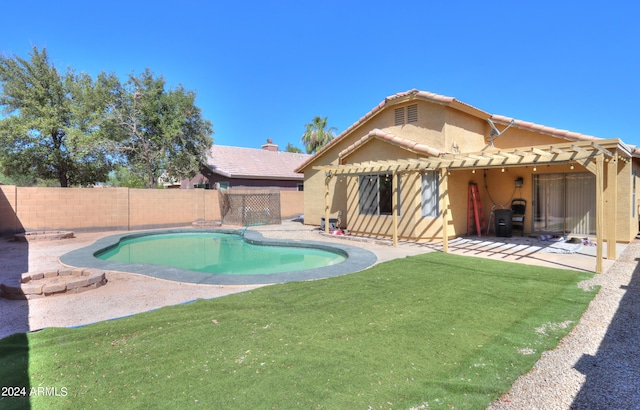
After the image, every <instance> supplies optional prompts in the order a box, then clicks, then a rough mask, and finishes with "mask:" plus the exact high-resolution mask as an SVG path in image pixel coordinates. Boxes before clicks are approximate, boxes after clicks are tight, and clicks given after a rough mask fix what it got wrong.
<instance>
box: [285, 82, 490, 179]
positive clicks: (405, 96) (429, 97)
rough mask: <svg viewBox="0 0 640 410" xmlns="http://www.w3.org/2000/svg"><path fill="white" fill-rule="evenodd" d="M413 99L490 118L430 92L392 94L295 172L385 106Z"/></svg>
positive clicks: (448, 98)
mask: <svg viewBox="0 0 640 410" xmlns="http://www.w3.org/2000/svg"><path fill="white" fill-rule="evenodd" d="M415 99H420V100H426V101H431V102H434V103H436V104H443V105H448V106H451V107H453V108H456V109H459V110H461V111H465V112H472V113H473V114H475V115H477V116H480V117H484V118H489V117H490V116H491V115H490V114H488V113H486V112H485V111H482V110H480V109H478V108H476V107H474V106H472V105H470V104H467V103H463V102H462V101H460V100H457V99H455V98H453V97H447V96H445V95H440V94H435V93H431V92H428V91H420V90H417V89H415V88H414V89H412V90H409V91H404V92H400V93H396V94H393V95H390V96H388V97H386V98H385V99H384V100H383V101H382V102H381V103H380V104H378V105H376V106H375V107H373V109H372V110H371V111H369V112H368V113H366V114H365V115H364V116H362V117H361V118H360V119H359V120H358V121H356V122H354V123H353V124H352V125H351V126H350V127H349V128H347V129H346V130H344V131H343V132H341V133H340V135H338V136H337V137H336V138H334V139H333V140H331V141H330V142H329V143H328V144H327V145H325V146H324V147H322V149H320V150H319V151H318V152H316V153H315V155H314V156H313V157H312V158H309V159H308V160H307V161H305V163H304V164H301V165H300V166H299V167H298V168H297V169H296V171H297V172H302V170H303V168H305V167H306V166H307V165H308V164H309V163H311V162H312V161H313V158H315V157H317V156H320V155H322V154H323V153H324V152H326V151H327V150H328V149H330V148H331V146H333V145H334V144H335V143H336V142H337V141H339V140H340V139H342V137H344V136H345V135H347V134H349V133H350V132H351V131H353V130H354V129H355V128H357V127H358V126H360V125H361V124H362V123H364V122H365V121H367V120H368V119H369V118H371V117H373V116H374V115H376V114H377V113H378V112H380V111H381V110H382V109H383V108H384V107H386V106H387V105H389V104H397V103H401V102H404V101H411V100H415Z"/></svg>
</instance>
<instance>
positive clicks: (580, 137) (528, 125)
mask: <svg viewBox="0 0 640 410" xmlns="http://www.w3.org/2000/svg"><path fill="white" fill-rule="evenodd" d="M491 120H492V121H495V122H500V123H502V124H505V125H507V124H509V123H511V121H513V126H514V127H516V128H520V129H525V130H529V131H534V132H538V133H541V134H548V135H552V136H554V137H558V138H564V139H568V140H572V141H597V140H600V139H602V138H598V137H594V136H593V135H586V134H580V133H579V132H573V131H567V130H561V129H558V128H553V127H547V126H544V125H540V124H536V123H533V122H528V121H523V120H516V119H514V118H510V117H505V116H504V115H492V116H491Z"/></svg>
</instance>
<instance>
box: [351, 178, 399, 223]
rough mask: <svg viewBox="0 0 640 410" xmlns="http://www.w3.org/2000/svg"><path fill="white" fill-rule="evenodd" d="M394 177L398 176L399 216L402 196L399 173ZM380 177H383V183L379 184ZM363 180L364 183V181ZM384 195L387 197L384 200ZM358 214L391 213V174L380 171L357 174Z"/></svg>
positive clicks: (382, 214) (385, 214) (386, 214)
mask: <svg viewBox="0 0 640 410" xmlns="http://www.w3.org/2000/svg"><path fill="white" fill-rule="evenodd" d="M385 177H388V178H385ZM396 177H397V178H398V194H397V195H398V197H397V204H398V216H400V214H401V212H400V209H401V206H400V204H401V198H402V197H401V189H400V180H401V179H400V174H396ZM381 178H385V179H384V180H383V184H381ZM365 180H366V184H365V183H364V181H365ZM385 197H387V198H388V199H387V200H386V201H385V200H384V198H385ZM381 200H382V201H384V203H383V202H381ZM389 200H390V201H389ZM385 204H386V206H385ZM358 214H359V215H374V216H390V215H393V174H386V173H381V174H366V175H360V176H358Z"/></svg>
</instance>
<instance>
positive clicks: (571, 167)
mask: <svg viewBox="0 0 640 410" xmlns="http://www.w3.org/2000/svg"><path fill="white" fill-rule="evenodd" d="M569 168H570V169H571V170H573V169H574V168H575V167H574V166H573V162H570V163H569Z"/></svg>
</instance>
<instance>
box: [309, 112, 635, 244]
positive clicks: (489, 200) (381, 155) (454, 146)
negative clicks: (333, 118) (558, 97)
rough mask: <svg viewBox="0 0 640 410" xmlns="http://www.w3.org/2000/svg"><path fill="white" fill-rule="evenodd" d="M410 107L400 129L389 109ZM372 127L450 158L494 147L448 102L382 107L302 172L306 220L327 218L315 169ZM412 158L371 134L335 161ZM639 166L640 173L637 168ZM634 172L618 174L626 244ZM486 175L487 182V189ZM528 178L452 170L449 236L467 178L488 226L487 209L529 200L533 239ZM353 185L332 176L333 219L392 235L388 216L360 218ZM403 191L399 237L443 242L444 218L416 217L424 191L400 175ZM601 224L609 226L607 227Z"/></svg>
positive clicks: (619, 228)
mask: <svg viewBox="0 0 640 410" xmlns="http://www.w3.org/2000/svg"><path fill="white" fill-rule="evenodd" d="M412 104H417V105H418V122H417V123H413V124H406V125H402V126H396V125H394V121H395V115H394V114H395V113H394V110H395V109H396V108H399V107H405V106H408V105H412ZM505 127H506V126H505V125H498V128H499V129H501V130H504V129H505ZM376 128H377V129H381V130H383V131H385V132H389V133H391V134H394V135H397V136H399V137H401V138H405V139H410V140H413V141H416V142H418V143H421V144H424V145H427V146H430V147H433V148H436V149H438V150H441V151H446V152H453V153H460V152H462V153H464V152H478V151H481V150H483V149H485V148H486V147H487V146H488V145H489V144H490V142H491V138H490V131H491V127H490V126H489V124H488V122H487V121H486V119H484V118H479V117H475V116H472V115H470V114H467V113H464V112H461V111H458V110H455V109H452V108H450V107H447V106H445V105H441V104H436V103H431V102H426V101H416V100H409V101H404V102H402V103H399V104H396V105H389V106H386V107H385V108H384V109H383V110H382V111H379V112H377V113H376V114H375V115H374V116H372V117H371V118H369V119H367V120H366V121H364V122H362V123H360V124H359V125H358V126H357V127H356V128H354V129H353V130H352V131H351V132H350V133H349V134H346V135H345V136H343V137H342V138H341V140H340V141H337V142H336V143H335V145H333V146H332V147H331V148H330V149H328V150H326V151H325V152H324V153H323V154H322V155H321V156H319V157H317V158H316V159H315V160H314V162H312V164H311V166H310V167H308V168H306V169H305V171H304V173H305V208H304V214H305V223H308V224H313V225H318V224H319V223H320V218H321V217H323V216H324V215H325V175H324V172H323V171H317V170H314V169H313V168H312V167H313V166H318V165H328V164H338V163H339V160H340V159H339V158H338V154H339V153H340V152H341V151H342V150H344V149H345V148H347V147H349V146H350V145H351V144H353V143H355V142H356V141H358V140H360V139H361V138H362V137H364V136H366V135H367V134H368V133H369V132H370V131H372V130H373V129H376ZM565 142H568V141H566V140H563V139H560V138H557V137H553V136H550V135H546V134H539V133H536V132H533V131H529V130H524V129H519V128H516V127H511V128H509V130H507V131H505V132H504V133H503V134H502V135H501V136H496V137H494V139H493V143H494V147H495V148H496V149H512V148H518V147H529V146H537V145H542V146H544V145H555V144H559V143H565ZM417 157H419V155H417V154H416V153H414V152H411V151H408V150H404V149H402V148H399V147H397V146H395V145H393V144H390V143H388V142H386V141H383V140H380V139H377V138H376V137H372V138H371V139H369V140H368V141H367V142H365V143H364V144H362V145H360V146H359V147H358V148H357V149H356V150H354V151H353V152H350V153H349V154H348V155H347V156H346V157H344V158H342V159H341V160H342V162H340V163H341V164H345V163H347V164H348V163H359V162H366V161H381V160H394V159H407V158H417ZM636 166H637V167H638V173H639V174H640V164H638V165H636ZM631 167H632V165H631V164H630V163H623V162H621V163H620V164H619V170H618V175H617V181H618V182H617V186H618V187H617V189H618V191H617V194H616V195H617V207H616V209H615V217H616V238H617V240H618V241H623V242H628V241H630V240H632V239H633V238H634V237H635V235H636V234H637V232H638V216H637V213H638V211H637V210H636V211H632V209H631V207H632V205H631V202H632V200H633V197H632V192H631V190H632V177H631ZM585 171H586V169H585V168H583V167H581V166H580V165H579V164H576V166H575V169H574V170H570V168H569V165H567V164H561V165H553V166H547V165H541V166H538V170H537V172H538V173H568V172H585ZM485 172H486V175H487V179H488V181H489V182H487V183H486V186H485V179H484V175H485ZM533 173H534V171H533V169H532V167H508V168H506V169H505V172H501V170H500V169H488V170H486V171H485V170H481V169H479V170H477V172H476V173H475V174H473V173H472V172H471V171H470V170H460V171H456V170H454V171H452V172H451V174H450V175H449V177H448V180H449V190H448V195H449V209H448V210H449V216H450V221H449V225H448V233H449V235H450V236H459V235H464V234H466V233H467V205H468V201H467V195H468V183H469V182H470V181H473V182H476V183H478V186H479V188H480V195H481V199H482V202H483V211H484V215H485V221H486V223H487V224H489V223H490V222H491V223H492V221H490V215H491V210H492V208H498V209H500V208H502V207H504V208H510V204H511V199H513V198H524V199H526V200H527V214H526V218H525V234H530V233H531V232H532V226H533V225H532V220H533V218H532V215H533V205H532V199H533V198H532V195H533V176H532V175H533ZM518 177H522V178H523V186H522V188H520V189H518V190H517V191H516V190H515V179H516V178H518ZM605 179H606V178H605ZM357 181H358V179H357V177H346V176H340V177H337V178H336V177H333V178H331V180H330V185H329V195H328V198H329V213H330V216H331V217H335V216H336V215H337V214H338V212H340V211H341V212H342V215H343V218H342V222H343V227H346V228H347V229H349V230H351V231H352V232H354V233H363V234H368V235H372V236H384V237H390V236H391V235H392V229H393V226H392V222H391V221H392V217H391V216H384V215H382V216H370V215H369V216H367V215H359V211H358V189H357ZM606 184H607V183H606V182H605V185H606ZM487 187H488V190H487ZM401 189H402V209H401V216H400V217H399V219H398V234H399V236H400V237H401V238H406V239H416V240H418V239H419V240H440V239H441V238H442V220H441V218H421V216H420V189H421V188H420V176H419V174H418V173H413V174H403V175H402V186H401ZM636 191H637V197H636V203H637V205H636V207H638V208H640V187H636ZM441 194H442V189H441ZM605 200H606V195H605ZM604 208H605V215H604V218H605V221H613V216H614V214H613V212H614V210H613V209H612V207H611V206H607V204H605V207H604ZM606 224H607V222H605V225H606Z"/></svg>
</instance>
